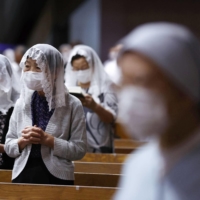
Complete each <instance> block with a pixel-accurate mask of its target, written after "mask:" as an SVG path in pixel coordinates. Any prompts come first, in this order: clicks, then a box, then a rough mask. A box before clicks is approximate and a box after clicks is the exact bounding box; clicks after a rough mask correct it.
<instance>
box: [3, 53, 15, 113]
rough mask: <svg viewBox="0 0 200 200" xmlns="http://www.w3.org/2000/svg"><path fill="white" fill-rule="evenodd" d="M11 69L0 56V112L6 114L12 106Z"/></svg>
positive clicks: (8, 63)
mask: <svg viewBox="0 0 200 200" xmlns="http://www.w3.org/2000/svg"><path fill="white" fill-rule="evenodd" d="M11 77H12V68H11V64H10V62H9V61H8V59H7V58H6V57H5V56H3V55H0V111H1V112H2V113H3V114H6V112H7V111H8V109H9V108H10V107H12V106H13V105H14V101H13V99H12V97H11V96H12V92H13V90H12V78H11Z"/></svg>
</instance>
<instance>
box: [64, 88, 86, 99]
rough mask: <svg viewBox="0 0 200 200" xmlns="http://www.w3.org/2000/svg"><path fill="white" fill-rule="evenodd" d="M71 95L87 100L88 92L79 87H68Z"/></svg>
mask: <svg viewBox="0 0 200 200" xmlns="http://www.w3.org/2000/svg"><path fill="white" fill-rule="evenodd" d="M67 89H68V91H69V93H70V94H71V95H74V96H76V97H78V98H85V94H86V92H85V91H84V90H83V89H82V88H81V87H79V86H69V87H67Z"/></svg>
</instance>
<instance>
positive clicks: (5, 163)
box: [0, 55, 18, 169]
mask: <svg viewBox="0 0 200 200" xmlns="http://www.w3.org/2000/svg"><path fill="white" fill-rule="evenodd" d="M12 75H13V71H12V68H11V64H10V62H9V61H8V59H7V58H6V57H5V56H3V55H0V153H2V154H0V168H1V169H2V168H3V169H12V167H13V162H14V161H13V159H12V158H10V157H8V156H7V155H6V153H5V152H4V143H5V137H6V133H7V129H8V123H9V119H10V116H11V114H12V111H13V107H14V104H15V102H16V99H17V97H18V95H16V91H15V90H14V89H13V84H12V81H13V79H12V77H13V76H12Z"/></svg>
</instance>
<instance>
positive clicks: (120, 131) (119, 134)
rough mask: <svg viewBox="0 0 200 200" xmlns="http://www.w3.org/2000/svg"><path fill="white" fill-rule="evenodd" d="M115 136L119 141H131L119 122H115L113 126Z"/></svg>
mask: <svg viewBox="0 0 200 200" xmlns="http://www.w3.org/2000/svg"><path fill="white" fill-rule="evenodd" d="M115 135H116V136H117V137H119V138H121V139H131V138H130V137H129V135H128V134H127V133H126V131H125V130H124V128H123V126H122V125H121V124H120V122H116V124H115Z"/></svg>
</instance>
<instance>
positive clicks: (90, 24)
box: [69, 0, 101, 54]
mask: <svg viewBox="0 0 200 200" xmlns="http://www.w3.org/2000/svg"><path fill="white" fill-rule="evenodd" d="M69 20H70V27H69V30H70V32H69V41H71V42H73V41H77V40H80V41H81V42H83V43H84V44H85V45H88V46H90V47H92V48H93V49H94V50H95V51H96V52H97V53H98V54H99V53H100V48H101V47H100V34H101V31H100V26H101V22H100V20H101V17H100V0H87V1H86V2H85V3H83V4H81V5H80V7H78V8H77V9H76V10H75V11H74V12H73V13H72V14H71V16H70V18H69Z"/></svg>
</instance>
